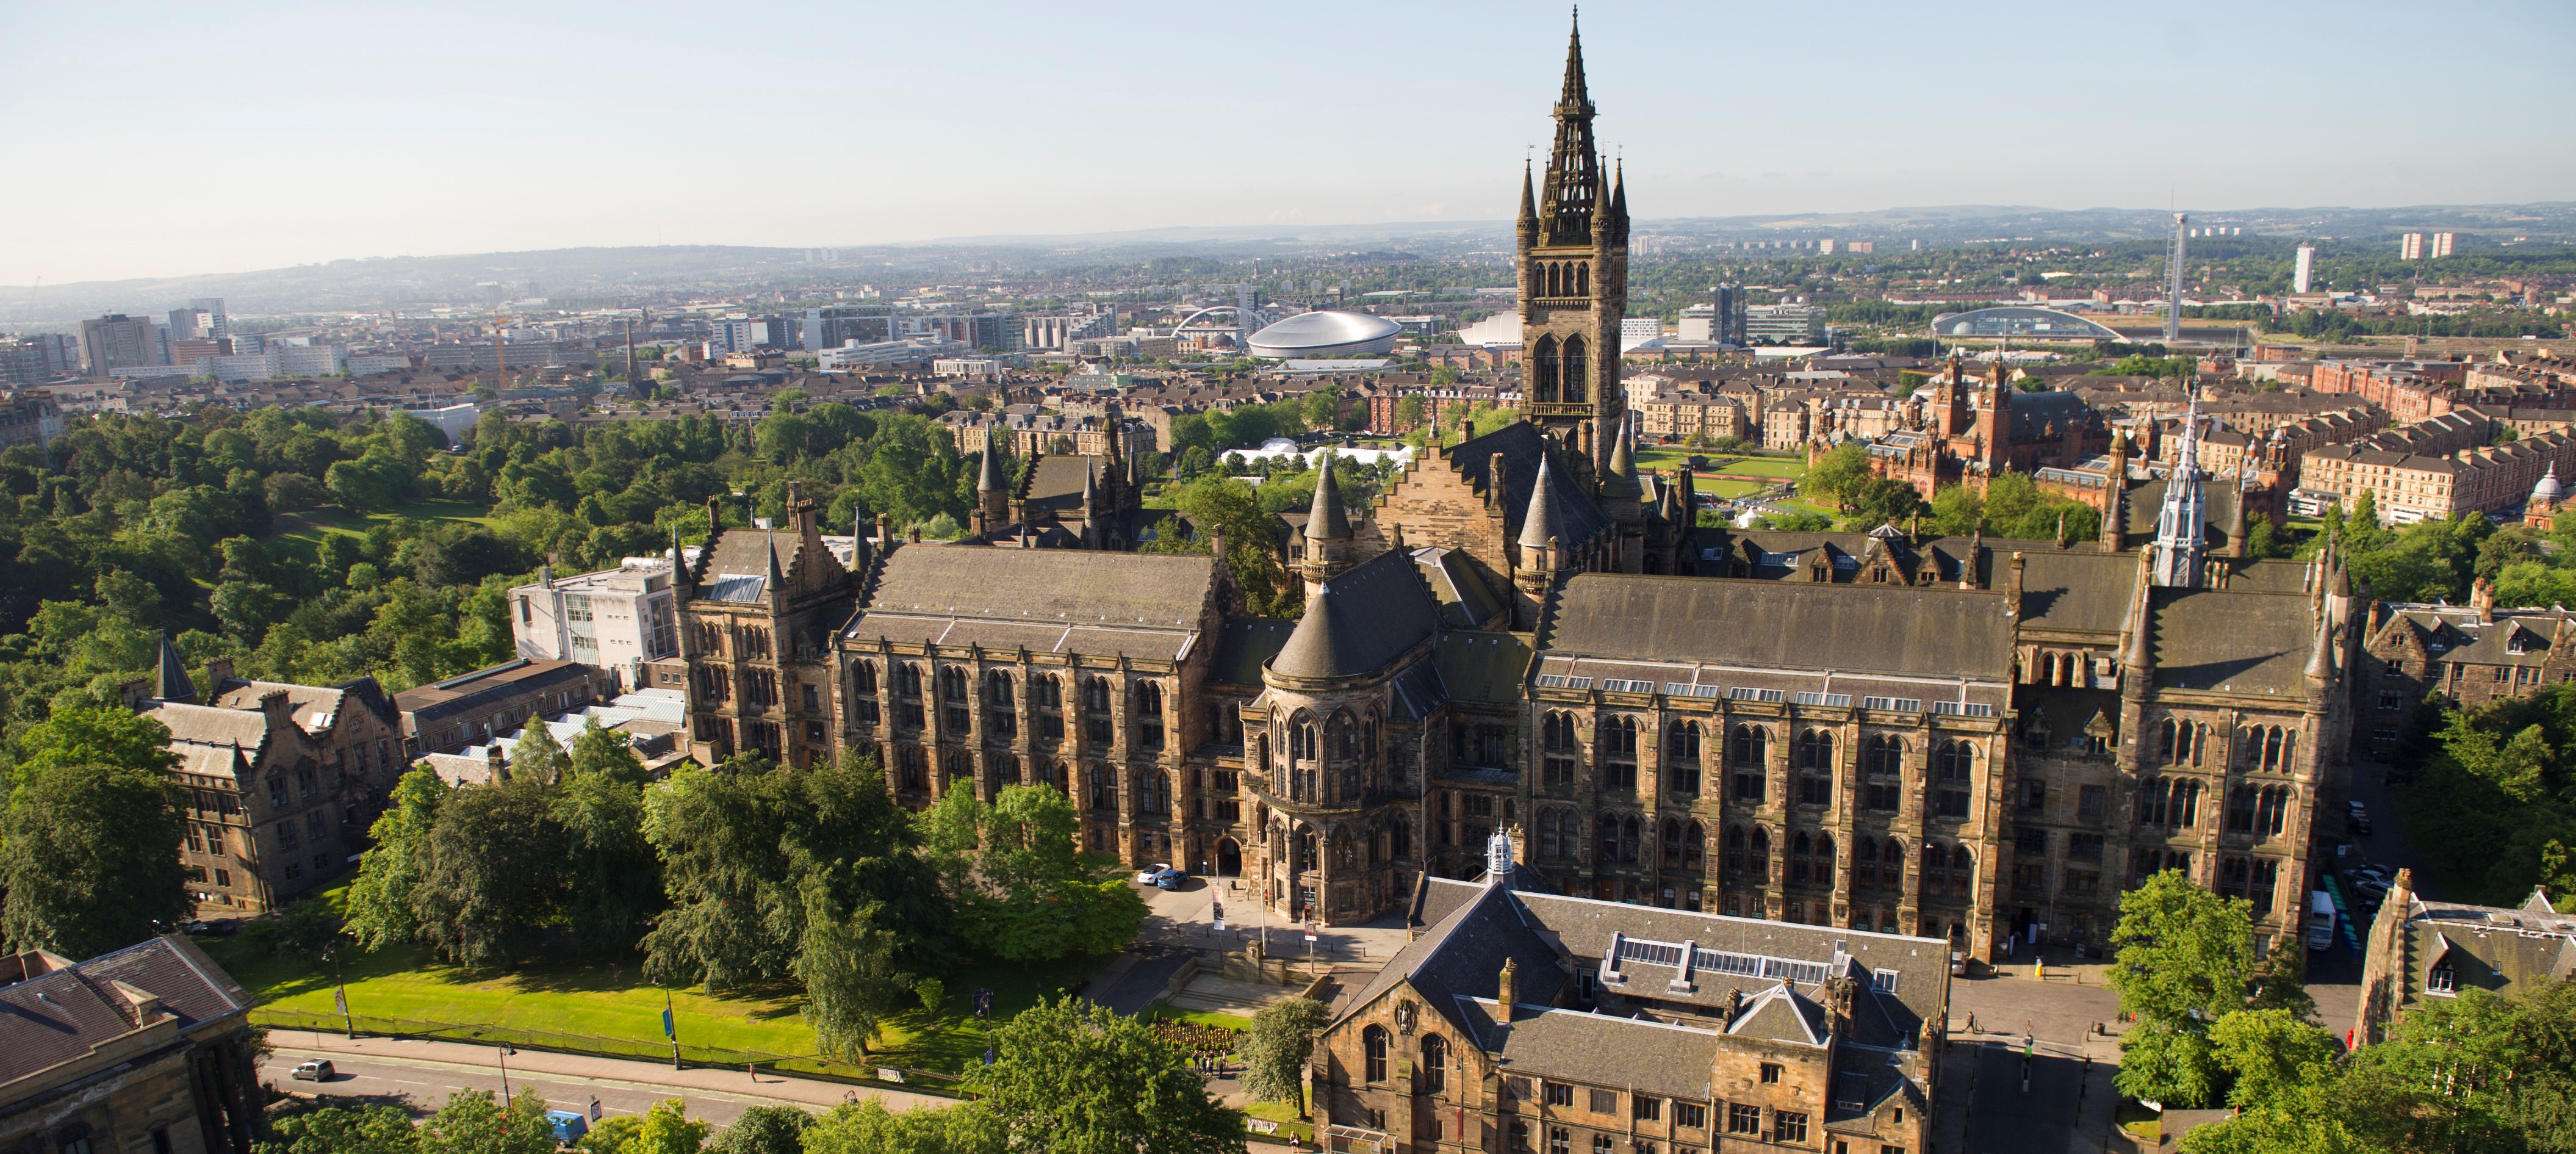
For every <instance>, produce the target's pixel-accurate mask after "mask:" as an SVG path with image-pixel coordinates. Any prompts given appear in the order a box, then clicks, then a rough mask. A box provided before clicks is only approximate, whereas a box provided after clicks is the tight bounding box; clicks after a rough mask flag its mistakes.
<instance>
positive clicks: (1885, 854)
mask: <svg viewBox="0 0 2576 1154" xmlns="http://www.w3.org/2000/svg"><path fill="white" fill-rule="evenodd" d="M1878 884H1879V885H1880V887H1882V888H1885V889H1891V890H1901V889H1904V888H1905V843H1904V842H1901V841H1898V840H1896V839H1895V838H1889V839H1887V840H1886V841H1884V842H1881V843H1879V847H1878Z"/></svg>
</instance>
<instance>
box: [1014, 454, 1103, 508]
mask: <svg viewBox="0 0 2576 1154" xmlns="http://www.w3.org/2000/svg"><path fill="white" fill-rule="evenodd" d="M1116 468H1117V465H1116V464H1115V463H1114V462H1112V461H1110V459H1109V458H1107V457H1091V456H1077V455H1074V454H1070V453H1068V454H1065V455H1063V456H1045V457H1040V458H1038V462H1037V466H1036V467H1035V468H1033V469H1031V470H1030V471H1029V488H1028V502H1029V507H1030V508H1033V509H1053V510H1055V511H1057V512H1058V513H1069V512H1074V511H1077V510H1080V509H1082V489H1083V481H1084V479H1085V478H1086V477H1088V476H1092V475H1095V473H1096V474H1106V473H1108V472H1110V471H1112V470H1114V469H1116Z"/></svg>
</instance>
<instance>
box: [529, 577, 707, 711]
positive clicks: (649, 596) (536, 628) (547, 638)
mask: <svg viewBox="0 0 2576 1154" xmlns="http://www.w3.org/2000/svg"><path fill="white" fill-rule="evenodd" d="M510 638H511V640H512V641H513V642H514V643H516V647H517V649H518V653H519V656H521V657H525V658H531V659H535V660H544V661H577V662H580V663H581V664H584V665H594V666H598V667H599V668H602V669H608V670H614V671H616V673H617V674H618V677H619V678H620V680H621V681H623V683H624V684H625V685H626V687H627V688H630V689H636V688H642V687H644V685H645V682H644V670H643V665H644V663H645V662H647V661H658V660H660V659H662V658H665V657H672V656H676V655H678V653H679V652H680V615H679V609H678V607H677V605H675V604H674V603H673V600H672V597H671V562H670V560H669V559H668V558H661V557H629V558H626V559H625V560H624V561H623V562H621V563H620V564H619V565H618V567H617V568H615V569H603V570H600V571H599V572H597V573H584V574H582V575H580V576H578V577H560V578H559V577H556V576H555V575H554V569H553V567H552V566H547V567H542V568H540V569H538V570H537V583H536V584H534V585H521V586H519V587H518V588H515V589H512V590H510Z"/></svg>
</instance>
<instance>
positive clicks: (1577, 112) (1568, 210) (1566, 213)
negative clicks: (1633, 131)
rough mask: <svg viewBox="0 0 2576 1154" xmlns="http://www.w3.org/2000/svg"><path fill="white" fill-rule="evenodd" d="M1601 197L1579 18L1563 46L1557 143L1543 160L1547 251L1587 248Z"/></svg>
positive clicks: (1557, 111) (1557, 108) (1557, 102)
mask: <svg viewBox="0 0 2576 1154" xmlns="http://www.w3.org/2000/svg"><path fill="white" fill-rule="evenodd" d="M1600 195H1601V157H1600V154H1599V153H1598V152H1596V151H1595V150H1594V149H1593V147H1592V96H1591V94H1590V93H1589V92H1587V91H1586V90H1585V88H1584V84H1583V28H1582V23H1581V21H1580V19H1579V18H1578V19H1577V21H1576V24H1575V28H1574V31H1573V34H1572V35H1571V36H1570V37H1569V38H1568V39H1567V40H1566V46H1565V89H1564V91H1563V92H1562V93H1560V94H1559V95H1558V97H1557V101H1556V143H1555V145H1554V146H1553V147H1552V148H1550V149H1549V151H1548V156H1547V193H1546V196H1545V202H1544V203H1543V204H1542V205H1541V211H1542V212H1543V214H1544V215H1545V216H1546V218H1547V243H1548V244H1550V245H1579V244H1590V243H1591V240H1592V214H1593V210H1594V209H1595V208H1597V207H1598V205H1599V200H1598V198H1599V196H1600Z"/></svg>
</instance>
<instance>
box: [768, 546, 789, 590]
mask: <svg viewBox="0 0 2576 1154" xmlns="http://www.w3.org/2000/svg"><path fill="white" fill-rule="evenodd" d="M767 544H768V550H767V551H768V553H769V595H770V596H772V597H777V596H781V595H783V594H784V593H786V591H787V574H786V573H785V572H783V571H781V570H780V569H779V567H778V534H776V533H771V534H770V535H769V541H768V542H767Z"/></svg>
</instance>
